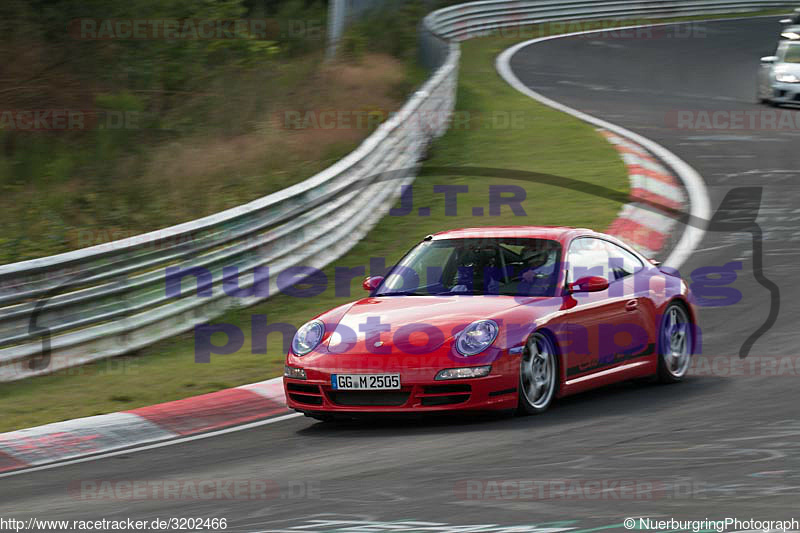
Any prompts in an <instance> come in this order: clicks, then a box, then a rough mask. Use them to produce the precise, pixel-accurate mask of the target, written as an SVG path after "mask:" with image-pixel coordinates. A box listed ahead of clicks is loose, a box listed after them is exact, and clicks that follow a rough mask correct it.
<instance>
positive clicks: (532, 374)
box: [517, 332, 558, 415]
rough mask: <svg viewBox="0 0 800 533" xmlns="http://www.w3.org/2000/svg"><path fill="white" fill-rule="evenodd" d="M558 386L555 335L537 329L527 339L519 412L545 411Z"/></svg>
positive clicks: (521, 369) (523, 360)
mask: <svg viewBox="0 0 800 533" xmlns="http://www.w3.org/2000/svg"><path fill="white" fill-rule="evenodd" d="M557 389H558V359H557V357H556V348H555V344H553V341H552V339H551V338H550V337H549V336H548V335H546V334H544V333H539V332H536V333H534V334H533V335H531V337H530V339H528V344H527V345H526V346H525V350H524V351H523V353H522V357H521V359H520V364H519V402H518V404H519V407H518V409H517V410H518V412H519V413H521V414H526V415H536V414H539V413H543V412H545V411H546V410H547V408H548V407H550V404H551V403H553V398H555V395H556V391H557Z"/></svg>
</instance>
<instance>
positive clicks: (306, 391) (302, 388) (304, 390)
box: [286, 382, 322, 405]
mask: <svg viewBox="0 0 800 533" xmlns="http://www.w3.org/2000/svg"><path fill="white" fill-rule="evenodd" d="M286 390H287V391H288V392H289V398H291V399H292V400H293V401H295V402H297V403H304V404H306V405H322V392H321V391H320V390H319V386H318V385H309V384H307V383H291V382H289V383H287V384H286Z"/></svg>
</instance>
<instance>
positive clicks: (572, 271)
mask: <svg viewBox="0 0 800 533" xmlns="http://www.w3.org/2000/svg"><path fill="white" fill-rule="evenodd" d="M609 259H610V258H609V255H608V247H607V246H606V241H602V240H600V239H594V238H592V237H581V238H579V239H575V240H574V241H572V244H570V246H569V254H568V257H567V261H568V265H567V283H574V282H575V281H577V280H579V279H581V278H585V277H586V276H602V277H604V278H606V279H609V280H610V279H613V278H611V277H609V275H608V265H609Z"/></svg>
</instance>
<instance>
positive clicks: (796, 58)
mask: <svg viewBox="0 0 800 533" xmlns="http://www.w3.org/2000/svg"><path fill="white" fill-rule="evenodd" d="M781 55H782V57H781V61H782V62H784V63H800V43H787V45H786V46H785V47H784V48H783V53H782V54H781Z"/></svg>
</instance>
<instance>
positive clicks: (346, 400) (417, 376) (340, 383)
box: [284, 227, 698, 420]
mask: <svg viewBox="0 0 800 533" xmlns="http://www.w3.org/2000/svg"><path fill="white" fill-rule="evenodd" d="M364 288H365V289H366V290H368V291H369V292H370V295H369V296H368V297H367V298H364V299H362V300H359V301H357V302H353V303H349V304H346V305H342V306H340V307H337V308H335V309H332V310H330V311H328V312H326V313H323V314H322V315H320V316H318V317H317V318H315V319H314V320H312V321H310V322H308V323H307V324H305V325H303V326H302V327H301V328H300V329H299V330H298V331H297V334H296V335H295V337H294V339H293V342H292V348H291V351H290V352H289V354H288V355H287V358H286V368H285V374H284V388H285V392H286V399H287V403H288V405H289V407H291V408H293V409H295V410H297V411H300V412H303V413H305V414H307V415H308V416H311V417H314V418H319V419H323V420H324V419H330V418H333V416H334V415H337V414H342V415H348V414H350V415H353V414H357V413H365V412H372V413H374V412H387V413H388V412H433V411H448V410H450V411H452V410H493V409H498V410H500V409H502V410H507V409H517V410H518V411H519V412H520V413H523V414H536V413H541V412H543V411H545V410H546V409H547V408H548V407H549V406H550V404H551V403H552V402H553V400H554V399H555V398H559V397H563V396H567V395H569V394H574V393H577V392H580V391H584V390H586V389H590V388H594V387H599V386H602V385H607V384H610V383H613V382H617V381H623V380H629V379H632V378H639V377H645V376H651V375H653V376H658V378H659V379H660V380H661V381H664V382H676V381H680V380H681V379H682V378H683V377H684V375H685V374H686V372H687V370H688V368H689V365H690V362H691V361H690V358H691V354H692V353H693V351H694V350H695V348H696V346H695V343H696V342H697V339H698V335H696V333H695V332H696V328H695V323H696V319H695V310H694V306H693V304H692V302H691V297H690V294H689V289H688V286H687V284H686V283H685V281H684V280H682V279H681V278H680V276H679V274H678V273H677V272H675V271H672V270H670V269H666V268H660V267H659V266H658V265H657V264H656V263H655V262H651V261H649V260H648V259H646V258H645V257H644V256H642V255H641V254H639V253H638V252H637V251H635V250H634V249H632V248H630V247H629V246H627V245H625V244H624V243H622V242H620V241H619V240H617V239H615V238H614V237H611V236H609V235H604V234H602V233H596V232H593V231H591V230H587V229H573V228H552V227H485V228H472V229H459V230H452V231H445V232H442V233H438V234H436V235H432V236H429V237H427V238H425V239H424V240H423V241H422V242H421V243H420V244H418V245H417V246H416V247H414V248H413V249H412V250H411V251H410V252H409V253H408V254H407V255H406V256H405V257H403V259H402V260H400V262H399V263H398V264H397V265H395V266H394V267H393V268H392V269H391V270H390V271H389V273H388V274H387V276H386V277H385V278H384V277H370V278H367V279H366V280H365V281H364Z"/></svg>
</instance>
